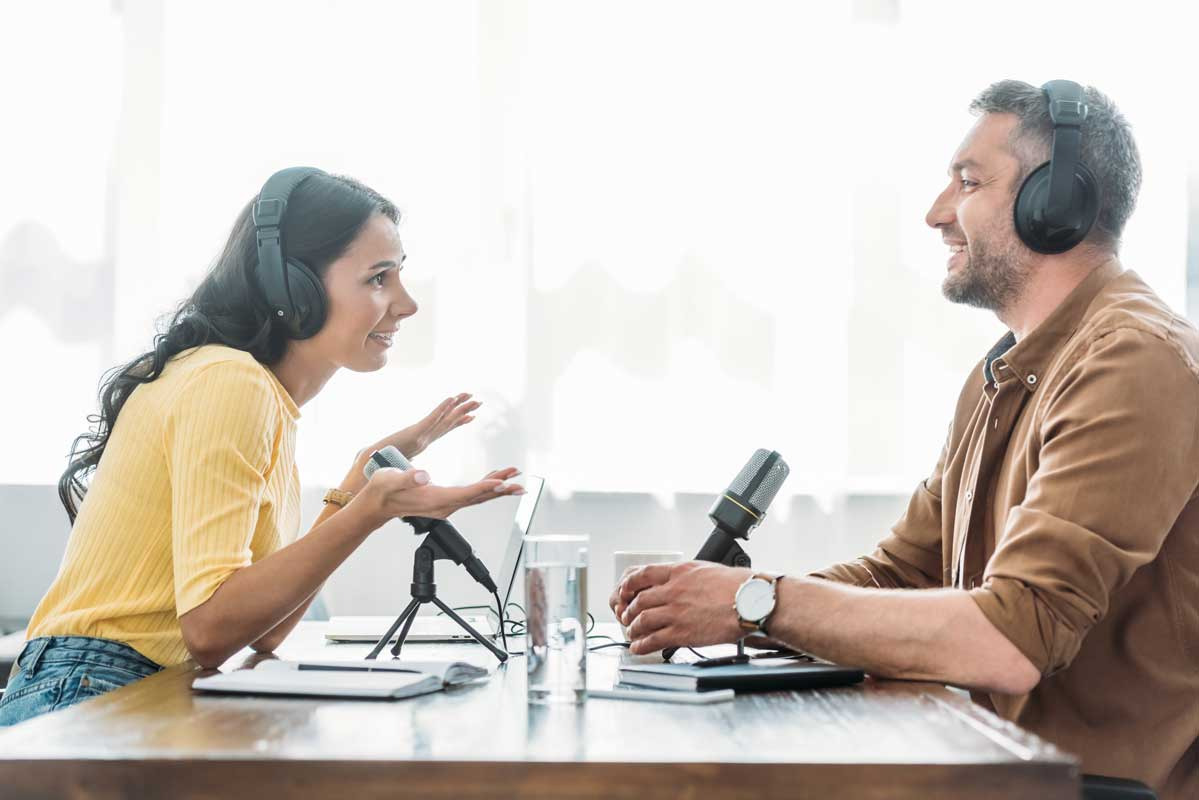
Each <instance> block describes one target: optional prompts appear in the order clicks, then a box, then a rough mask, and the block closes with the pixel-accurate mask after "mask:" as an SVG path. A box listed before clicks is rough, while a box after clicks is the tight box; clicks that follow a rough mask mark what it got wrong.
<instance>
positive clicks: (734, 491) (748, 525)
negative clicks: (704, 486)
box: [708, 450, 791, 539]
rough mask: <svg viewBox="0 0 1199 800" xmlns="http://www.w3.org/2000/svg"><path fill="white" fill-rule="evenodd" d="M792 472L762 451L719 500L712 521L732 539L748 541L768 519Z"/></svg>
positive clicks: (779, 459) (710, 515) (775, 456)
mask: <svg viewBox="0 0 1199 800" xmlns="http://www.w3.org/2000/svg"><path fill="white" fill-rule="evenodd" d="M790 472H791V468H790V467H788V466H787V462H786V461H783V457H782V456H780V455H779V454H778V453H777V452H775V451H774V450H758V451H757V452H756V453H754V454H753V455H752V456H750V459H749V461H748V462H746V464H745V466H744V467H742V468H741V471H740V472H739V473H737V477H736V478H734V479H733V482H732V483H731V484H729V488H728V489H726V490H725V492H724V494H722V495H720V496H719V497H717V498H716V502H715V503H713V504H712V508H711V509H710V510H709V511H708V518H709V519H711V520H712V522H713V523H714V524H715V525H716V527H717V528H719V529H720V530H722V531H724V532H725V533H727V534H729V535H730V536H735V537H737V538H738V539H746V538H748V537H749V532H750V531H752V530H753V529H754V528H756V527H758V523H759V522H761V521H762V518H763V517H765V516H766V509H767V508H769V507H770V504H771V503H772V502H773V501H774V496H775V495H776V494H778V491H779V487H780V486H782V485H783V481H785V480H787V475H788V474H789V473H790Z"/></svg>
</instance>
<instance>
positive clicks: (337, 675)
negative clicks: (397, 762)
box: [192, 660, 489, 699]
mask: <svg viewBox="0 0 1199 800" xmlns="http://www.w3.org/2000/svg"><path fill="white" fill-rule="evenodd" d="M488 674H489V673H488V671H487V670H485V669H483V668H481V667H476V666H473V665H471V664H465V663H463V662H461V661H440V662H437V661H419V662H418V661H398V660H397V661H280V660H270V661H263V662H262V663H260V664H259V665H258V666H257V667H255V668H254V669H243V670H237V671H235V672H226V673H221V674H218V675H211V676H208V677H205V678H196V679H195V680H194V681H192V688H193V689H195V690H197V691H201V692H224V693H231V694H265V695H295V696H305V697H358V698H384V699H399V698H403V697H415V696H417V695H422V694H429V693H431V692H439V691H441V690H442V689H444V688H445V687H446V686H458V685H461V684H463V683H469V682H470V681H473V680H477V679H478V678H482V677H486V676H487V675H488Z"/></svg>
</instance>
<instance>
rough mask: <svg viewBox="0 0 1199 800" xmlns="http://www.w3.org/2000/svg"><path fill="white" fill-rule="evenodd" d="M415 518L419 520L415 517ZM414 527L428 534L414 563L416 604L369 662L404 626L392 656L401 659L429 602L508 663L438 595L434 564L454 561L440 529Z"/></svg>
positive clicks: (398, 618)
mask: <svg viewBox="0 0 1199 800" xmlns="http://www.w3.org/2000/svg"><path fill="white" fill-rule="evenodd" d="M413 519H416V518H415V517H414V518H413ZM405 521H408V520H405ZM412 524H413V527H414V528H416V531H417V532H418V533H425V534H426V535H425V538H424V541H422V542H421V544H420V546H419V547H417V548H416V557H415V559H414V560H413V562H412V602H410V603H409V604H408V607H407V608H405V609H404V611H403V613H401V614H400V616H398V617H396V621H395V622H393V623H392V625H391V627H390V628H388V629H387V633H385V634H383V638H382V639H380V640H379V642H378V644H376V645H375V649H373V650H371V652H370V655H368V656H367V657H366V658H367V660H370V659H374V658H376V657H378V655H379V653H380V652H381V651H382V650H383V648H384V647H386V646H387V643H388V641H390V640H391V636H392V634H394V633H395V632H396V629H397V628H399V627H400V626H401V625H403V626H404V629H403V630H402V631H400V636H399V638H398V639H396V643H395V647H393V648H391V654H392V655H393V656H398V655H399V654H400V648H402V647H403V646H404V640H405V639H407V638H408V631H409V629H410V628H411V627H412V621H413V620H414V619H416V612H417V611H418V610H419V609H420V607H421V606H422V605H424V604H425V603H433V604H434V605H435V606H437V607H438V608H440V609H441V610H442V611H444V612H445V613H446V614H448V615H449V617H450V619H452V620H454V621H455V622H457V623H458V624H459V625H460V626H461V627H462V629H463V630H465V631H466V632H467V633H469V634H470V635H471V636H472V637H474V640H475V641H476V642H478V643H479V644H481V645H483V646H484V647H486V648H487V649H488V650H490V651H491V652H492V653H493V654H494V655H495V657H496V658H498V659H499V660H500V663H501V664H502V663H504V662H505V661H507V660H508V654H507V653H505V652H504V651H503V650H501V649H500V648H498V647H496V646H495V644H494V643H493V642H489V641H488V640H487V637H485V636H483V635H482V634H481V633H479V632H478V631H477V630H475V629H474V628H472V627H471V626H470V624H469V623H468V622H467V621H466V620H464V619H463V618H462V617H460V616H458V613H457V612H456V611H454V609H452V608H450V607H449V606H447V605H446V604H445V603H443V602H442V601H441V598H439V597H438V596H437V584H436V583H434V582H433V565H434V562H436V561H439V560H444V561H452V560H454V559H453V556H451V555H450V554H449V552H447V550H446V547H445V544H444V543H443V542H442V540H441V537H440V535H438V532H437V530H436V529H428V530H421V527H419V526H417V525H416V523H412ZM500 624H501V625H503V624H504V621H503V620H502V619H501V620H500Z"/></svg>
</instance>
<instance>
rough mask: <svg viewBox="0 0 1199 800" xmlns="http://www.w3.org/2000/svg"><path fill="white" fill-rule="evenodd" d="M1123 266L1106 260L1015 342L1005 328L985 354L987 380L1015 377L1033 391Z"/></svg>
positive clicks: (1013, 337)
mask: <svg viewBox="0 0 1199 800" xmlns="http://www.w3.org/2000/svg"><path fill="white" fill-rule="evenodd" d="M1123 269H1124V268H1123V267H1122V266H1121V265H1120V262H1119V261H1118V260H1116V259H1115V258H1112V259H1109V260H1108V261H1106V262H1104V263H1103V264H1102V265H1100V266H1098V267H1096V268H1095V269H1094V270H1092V271H1091V274H1090V275H1088V276H1087V277H1086V278H1084V279H1083V281H1082V283H1080V284H1078V286H1076V287H1074V291H1072V292H1070V294H1068V295H1067V296H1066V299H1065V300H1063V301H1062V302H1061V303H1060V304H1059V305H1058V307H1057V308H1055V309H1054V310H1053V311H1052V312H1051V313H1050V314H1049V316H1048V317H1046V318H1045V321H1044V322H1042V323H1041V324H1040V325H1038V326H1037V327H1036V328H1034V329H1033V331H1032V333H1030V334H1028V336H1025V337H1024V338H1023V339H1021V340H1020V341H1019V342H1017V341H1016V337H1015V334H1013V333H1012V332H1011V331H1008V332H1007V334H1006V335H1005V336H1004V337H1003V338H1002V339H1000V340H999V342H998V343H996V345H995V346H994V347H992V348H991V350H990V352H989V353H987V358H986V361H985V363H984V366H983V376H984V378H985V379H986V381H987V383H991V382H993V381H994V382H996V383H998V382H1002V381H1003V380H1004V379H1006V378H1011V377H1015V378H1017V379H1019V381H1020V384H1021V385H1022V386H1023V387H1024V388H1025V389H1027V390H1028V391H1030V392H1032V391H1035V390H1036V388H1037V381H1039V380H1040V379H1041V374H1042V372H1044V370H1045V368H1046V367H1047V366H1048V365H1049V361H1050V359H1051V358H1052V357H1053V355H1054V353H1056V352H1057V351H1058V350H1059V349H1060V348H1061V346H1062V344H1063V343H1064V342H1065V341H1066V340H1067V339H1069V338H1070V337H1071V336H1072V335H1073V334H1074V332H1075V331H1076V330H1078V326H1079V324H1080V323H1081V322H1082V320H1083V317H1084V316H1085V315H1086V312H1087V309H1088V308H1090V306H1091V301H1092V300H1094V299H1095V296H1096V295H1098V294H1099V292H1100V290H1102V289H1103V287H1104V286H1106V285H1107V284H1108V283H1109V282H1110V281H1111V280H1112V279H1113V278H1115V277H1116V276H1117V275H1119V274H1120V273H1121V272H1122V271H1123Z"/></svg>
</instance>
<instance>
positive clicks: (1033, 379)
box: [1028, 375, 1037, 386]
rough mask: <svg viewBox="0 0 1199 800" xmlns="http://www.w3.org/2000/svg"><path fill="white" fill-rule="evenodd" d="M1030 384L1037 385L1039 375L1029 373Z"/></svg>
mask: <svg viewBox="0 0 1199 800" xmlns="http://www.w3.org/2000/svg"><path fill="white" fill-rule="evenodd" d="M1028 385H1029V386H1036V385H1037V376H1036V375H1029V376H1028Z"/></svg>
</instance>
